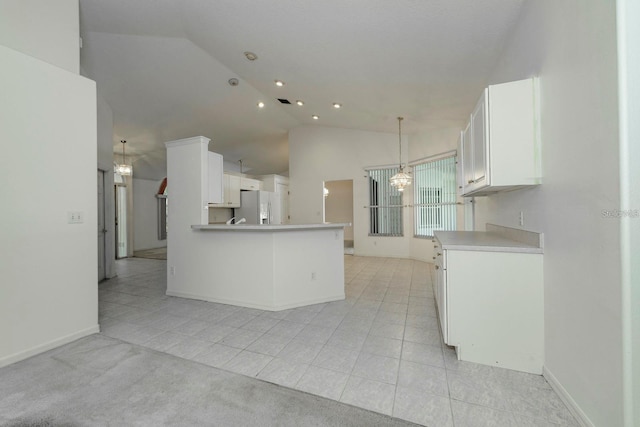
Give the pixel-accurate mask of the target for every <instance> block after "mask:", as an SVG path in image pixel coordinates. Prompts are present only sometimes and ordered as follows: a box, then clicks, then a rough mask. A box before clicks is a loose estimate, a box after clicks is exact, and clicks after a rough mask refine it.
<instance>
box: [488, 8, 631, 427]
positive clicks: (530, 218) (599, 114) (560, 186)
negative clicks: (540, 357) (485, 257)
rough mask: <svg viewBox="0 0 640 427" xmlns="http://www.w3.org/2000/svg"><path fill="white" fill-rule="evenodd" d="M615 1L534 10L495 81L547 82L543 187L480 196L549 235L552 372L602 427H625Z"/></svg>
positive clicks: (498, 217)
mask: <svg viewBox="0 0 640 427" xmlns="http://www.w3.org/2000/svg"><path fill="white" fill-rule="evenodd" d="M616 73H617V68H616V19H615V2H608V1H601V0H565V1H551V0H549V1H539V0H535V1H528V2H527V3H526V4H525V6H524V9H523V14H522V16H521V20H520V22H519V24H518V25H517V27H516V30H515V32H514V34H513V35H512V36H511V37H510V39H509V43H508V44H507V46H506V50H505V52H504V54H503V56H502V58H501V61H499V63H498V64H497V67H496V70H495V72H494V75H493V77H492V78H491V81H490V82H489V83H490V84H493V83H500V82H504V81H511V80H518V79H522V78H526V77H529V76H532V75H539V76H540V84H541V105H542V110H541V125H542V129H541V135H542V147H543V157H542V158H543V174H544V177H543V184H542V185H541V186H540V187H538V188H535V189H530V190H521V191H515V192H510V193H505V194H501V195H495V196H491V197H487V198H477V200H478V204H477V205H476V213H477V217H476V219H477V222H476V227H479V228H483V227H484V223H485V222H487V221H489V222H494V223H496V224H501V225H506V226H512V227H518V222H517V221H518V215H519V212H520V211H522V212H524V218H525V225H524V228H525V229H529V230H535V231H541V232H543V233H544V234H545V253H544V269H545V274H544V281H545V347H546V360H545V367H546V370H547V373H548V377H549V378H550V379H551V380H552V381H557V384H558V385H559V386H560V387H562V388H564V390H565V391H566V394H565V397H567V398H569V399H572V400H573V401H574V402H575V404H576V405H577V406H578V407H579V408H580V410H581V411H583V418H584V419H585V420H587V419H588V421H587V422H591V423H593V425H597V426H605V425H606V426H620V425H622V397H623V396H622V370H621V359H622V353H621V322H622V320H621V286H620V283H621V277H620V236H619V226H620V223H619V221H618V220H616V219H607V218H603V216H602V215H601V211H602V210H604V209H607V210H613V209H617V208H618V207H619V206H620V190H619V187H620V186H619V167H618V154H619V144H618V128H617V120H618V116H617V86H616V85H617V75H616Z"/></svg>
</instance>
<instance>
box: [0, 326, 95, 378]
mask: <svg viewBox="0 0 640 427" xmlns="http://www.w3.org/2000/svg"><path fill="white" fill-rule="evenodd" d="M98 332H100V326H99V325H95V326H92V327H90V328H86V329H83V330H81V331H78V332H74V333H73V334H69V335H65V336H64V337H60V338H56V339H55V340H52V341H49V342H46V343H44V344H40V345H37V346H35V347H31V348H30V349H27V350H24V351H20V352H18V353H15V354H11V355H9V356H5V357H3V358H1V359H0V368H2V367H3V366H8V365H11V364H12V363H16V362H19V361H21V360H24V359H28V358H29V357H31V356H35V355H37V354H40V353H44V352H45V351H48V350H51V349H53V348H56V347H60V346H61V345H65V344H69V343H70V342H73V341H75V340H77V339H80V338H83V337H86V336H88V335H92V334H97V333H98Z"/></svg>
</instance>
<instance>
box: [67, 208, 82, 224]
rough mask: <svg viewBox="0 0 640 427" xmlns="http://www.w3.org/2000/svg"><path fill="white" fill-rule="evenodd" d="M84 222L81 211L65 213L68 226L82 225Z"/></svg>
mask: <svg viewBox="0 0 640 427" xmlns="http://www.w3.org/2000/svg"><path fill="white" fill-rule="evenodd" d="M83 222H84V212H82V211H69V212H67V223H68V224H82V223H83Z"/></svg>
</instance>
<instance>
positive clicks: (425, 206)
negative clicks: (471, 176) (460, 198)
mask: <svg viewBox="0 0 640 427" xmlns="http://www.w3.org/2000/svg"><path fill="white" fill-rule="evenodd" d="M413 175H414V194H413V195H414V198H413V200H414V204H413V208H414V236H416V237H427V236H429V237H430V236H433V231H434V230H455V229H456V158H455V156H452V157H446V158H444V159H438V160H434V161H430V162H425V163H420V164H417V165H414V167H413Z"/></svg>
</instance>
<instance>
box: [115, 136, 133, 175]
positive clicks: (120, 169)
mask: <svg viewBox="0 0 640 427" xmlns="http://www.w3.org/2000/svg"><path fill="white" fill-rule="evenodd" d="M120 142H122V163H121V164H119V165H116V173H117V174H119V175H122V176H130V175H132V174H133V167H132V166H131V165H128V164H127V162H126V160H125V156H124V145H125V144H126V143H127V141H125V140H124V139H123V140H121V141H120Z"/></svg>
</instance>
